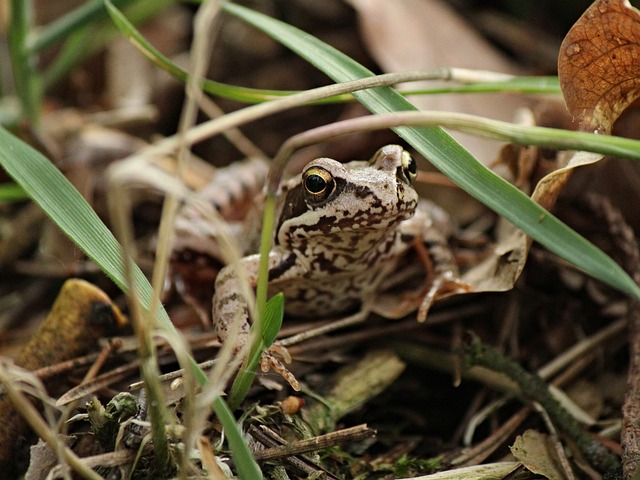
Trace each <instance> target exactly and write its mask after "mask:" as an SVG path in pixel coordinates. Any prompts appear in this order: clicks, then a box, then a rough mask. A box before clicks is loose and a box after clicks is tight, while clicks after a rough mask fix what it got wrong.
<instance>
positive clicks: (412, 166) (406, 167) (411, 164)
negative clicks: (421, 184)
mask: <svg viewBox="0 0 640 480" xmlns="http://www.w3.org/2000/svg"><path fill="white" fill-rule="evenodd" d="M402 173H403V174H404V176H405V178H406V179H407V180H408V181H409V183H413V181H414V180H415V179H416V176H417V175H418V164H417V163H416V161H415V160H414V158H413V157H412V156H411V155H410V154H409V152H407V151H406V150H404V151H403V152H402Z"/></svg>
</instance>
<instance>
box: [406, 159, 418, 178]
mask: <svg viewBox="0 0 640 480" xmlns="http://www.w3.org/2000/svg"><path fill="white" fill-rule="evenodd" d="M407 170H409V173H410V174H411V175H415V174H416V173H417V171H418V166H417V165H416V161H415V160H414V159H413V157H411V159H410V160H409V165H407Z"/></svg>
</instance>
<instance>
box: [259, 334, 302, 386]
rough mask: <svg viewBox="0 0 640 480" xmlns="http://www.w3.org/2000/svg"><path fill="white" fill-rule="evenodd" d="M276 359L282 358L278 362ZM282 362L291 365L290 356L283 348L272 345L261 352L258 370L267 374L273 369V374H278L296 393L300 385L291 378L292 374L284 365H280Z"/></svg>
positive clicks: (275, 344)
mask: <svg viewBox="0 0 640 480" xmlns="http://www.w3.org/2000/svg"><path fill="white" fill-rule="evenodd" d="M278 357H280V358H282V360H280V358H278ZM282 361H284V362H285V363H291V355H290V354H289V351H288V350H287V349H286V348H285V347H283V346H282V345H278V344H277V343H274V344H273V345H271V346H270V347H269V348H268V349H266V350H265V351H264V352H262V357H261V358H260V369H261V370H262V371H263V372H264V373H267V372H268V371H269V370H270V369H273V371H274V372H276V373H277V374H279V375H280V376H281V377H282V378H284V379H285V380H286V381H287V382H288V383H289V385H291V388H293V389H294V390H295V391H296V392H299V391H300V384H299V383H298V380H296V377H294V376H293V373H291V372H290V371H289V370H288V369H287V367H285V366H284V363H282Z"/></svg>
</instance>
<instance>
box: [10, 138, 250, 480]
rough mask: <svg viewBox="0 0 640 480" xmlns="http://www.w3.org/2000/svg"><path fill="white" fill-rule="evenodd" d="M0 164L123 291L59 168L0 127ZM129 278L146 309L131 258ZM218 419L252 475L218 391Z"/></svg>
mask: <svg viewBox="0 0 640 480" xmlns="http://www.w3.org/2000/svg"><path fill="white" fill-rule="evenodd" d="M0 166H2V168H4V169H5V170H6V171H7V173H9V175H11V177H13V179H14V180H15V181H16V182H17V183H18V184H19V185H20V186H22V188H24V190H25V191H26V192H27V193H28V194H29V196H30V197H31V198H32V199H33V201H35V202H36V203H37V204H38V205H40V207H41V208H42V209H43V210H44V212H45V213H46V214H47V215H48V216H49V217H50V218H51V219H52V220H53V221H54V222H55V223H56V224H57V225H58V227H60V228H61V229H62V231H63V232H65V234H66V235H67V236H68V237H69V238H70V239H71V240H72V241H73V242H74V243H75V244H76V245H78V247H79V248H80V249H81V250H82V251H84V252H85V253H86V254H87V255H88V256H89V257H90V258H91V259H92V260H93V261H94V262H95V263H96V264H97V265H98V266H99V267H100V268H101V269H102V271H103V272H104V273H105V274H106V275H108V276H109V277H110V278H111V279H112V280H113V281H114V282H115V283H116V285H118V286H119V287H120V288H121V289H122V290H123V291H124V292H128V285H127V281H126V276H125V270H124V264H123V261H122V250H121V247H120V245H119V243H118V241H117V240H116V239H115V237H114V236H113V235H112V233H111V232H110V231H109V229H108V228H107V227H106V226H105V225H104V223H102V221H101V220H100V218H99V217H98V215H97V214H96V213H95V212H94V211H93V209H92V208H91V206H89V204H88V203H87V202H86V201H85V199H84V198H83V197H82V195H80V193H79V192H78V191H77V190H76V189H75V188H74V187H73V185H71V183H70V182H69V181H68V180H67V179H66V177H65V176H64V175H62V173H60V171H59V170H58V169H57V168H56V167H55V166H54V165H53V164H52V163H51V162H49V161H48V160H47V159H46V158H45V157H44V156H43V155H42V154H40V153H39V152H37V151H36V150H34V149H33V148H31V147H30V146H29V145H27V144H25V143H24V142H22V141H20V140H19V139H17V138H16V137H14V136H13V135H11V134H10V133H9V132H8V131H7V130H5V129H4V128H1V127H0ZM133 283H134V287H135V290H136V292H137V294H138V295H139V296H140V299H141V302H142V305H143V306H144V307H145V308H146V309H147V310H149V308H150V306H151V305H152V299H153V289H152V288H151V284H150V283H149V282H148V281H147V279H146V278H145V276H144V274H143V273H142V271H141V270H140V269H139V268H138V267H137V266H136V265H135V264H133ZM156 318H157V320H158V323H159V325H160V326H161V327H162V328H165V329H167V330H169V331H171V332H175V331H176V330H175V327H174V326H173V324H172V323H171V320H170V319H169V316H168V315H167V312H166V311H165V309H164V308H163V307H162V306H160V308H157V309H156ZM191 365H192V368H193V369H194V374H195V376H196V379H197V380H198V382H199V383H200V384H201V385H202V384H204V383H205V382H206V379H207V377H206V375H205V374H204V372H203V371H202V370H201V369H200V367H198V366H197V364H196V363H195V361H193V359H192V361H191ZM213 408H214V411H215V412H216V415H217V416H218V418H219V419H220V421H221V422H222V424H223V426H224V428H225V431H226V432H227V438H228V439H229V445H230V447H231V451H232V454H233V458H234V462H235V463H236V466H237V468H238V472H241V478H246V479H250V480H258V479H261V478H262V474H261V473H260V469H259V468H258V466H257V464H256V463H255V460H253V457H252V455H251V452H250V451H249V449H248V447H247V445H246V444H245V442H244V440H243V438H242V433H241V432H240V430H239V429H238V426H237V425H236V422H235V419H234V418H233V415H232V413H231V411H230V410H229V408H228V407H227V405H226V403H225V402H224V400H222V398H220V397H218V398H217V399H216V400H215V401H214V402H213Z"/></svg>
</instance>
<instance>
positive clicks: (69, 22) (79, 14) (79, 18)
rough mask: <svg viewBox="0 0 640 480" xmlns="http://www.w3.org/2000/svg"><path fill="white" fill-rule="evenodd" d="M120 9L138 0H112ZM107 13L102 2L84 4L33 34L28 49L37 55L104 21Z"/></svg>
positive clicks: (101, 0)
mask: <svg viewBox="0 0 640 480" xmlns="http://www.w3.org/2000/svg"><path fill="white" fill-rule="evenodd" d="M113 1H114V3H116V4H117V5H118V6H120V7H125V6H127V5H130V4H132V3H135V2H139V1H140V0H113ZM106 17H107V12H106V11H105V8H104V0H93V1H89V2H86V3H84V4H83V5H81V6H79V7H78V8H76V9H74V10H72V11H70V12H69V13H67V14H66V15H63V16H62V17H60V18H58V19H56V20H55V21H54V22H52V23H51V24H49V25H47V26H45V27H44V28H42V29H41V30H40V31H38V32H37V33H33V34H32V35H33V36H32V37H31V38H30V41H29V44H28V47H29V50H30V51H31V52H33V53H38V52H40V51H42V50H46V49H47V48H50V47H52V46H54V45H55V44H56V43H57V42H59V41H60V40H63V39H65V38H67V37H68V36H69V35H71V34H73V33H74V32H76V31H77V30H80V29H83V28H85V27H86V26H87V24H89V23H93V22H95V21H98V20H101V19H104V18H106Z"/></svg>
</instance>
